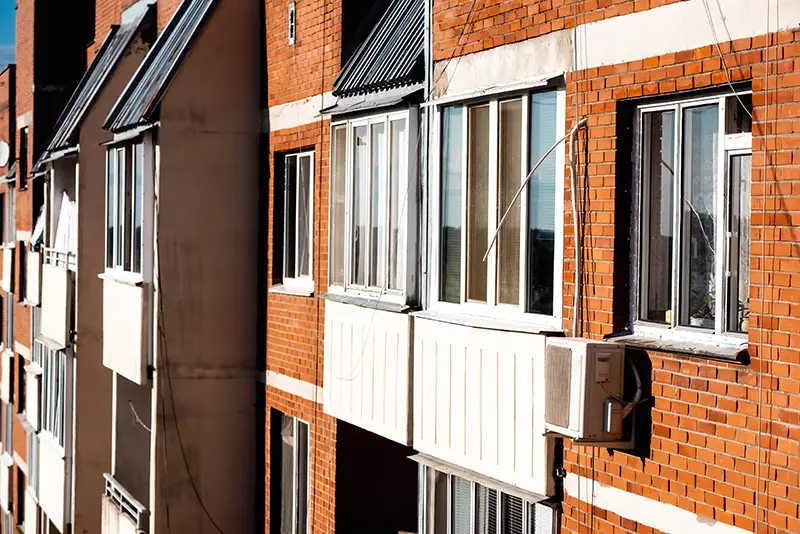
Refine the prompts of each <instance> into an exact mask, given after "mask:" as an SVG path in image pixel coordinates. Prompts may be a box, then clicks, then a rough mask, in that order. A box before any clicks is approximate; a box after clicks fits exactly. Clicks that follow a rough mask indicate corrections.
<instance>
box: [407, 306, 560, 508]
mask: <svg viewBox="0 0 800 534" xmlns="http://www.w3.org/2000/svg"><path fill="white" fill-rule="evenodd" d="M544 347H545V337H544V336H540V335H535V334H526V333H513V332H500V331H493V330H486V329H480V328H472V327H467V326H459V325H454V324H447V323H442V322H439V321H434V320H430V319H425V318H420V317H417V318H415V320H414V399H415V401H414V448H415V449H417V450H418V451H419V452H421V453H423V454H427V455H430V456H434V457H437V458H439V459H441V460H443V461H445V462H448V463H451V464H455V465H458V466H461V467H463V468H465V469H468V470H471V471H475V472H477V473H480V474H482V475H484V476H487V477H490V478H494V479H496V480H499V481H501V482H505V483H507V484H512V485H514V486H517V487H519V488H521V489H523V490H525V491H529V492H532V493H536V494H539V495H547V496H549V495H552V494H553V491H554V487H553V486H554V484H553V478H552V472H551V465H552V459H553V442H552V440H551V439H548V438H545V437H544V404H543V402H542V398H541V397H542V395H543V394H544V388H543V386H544V377H543V374H544ZM431 373H435V374H436V376H434V377H431V376H430V375H431ZM434 419H435V421H436V424H435V425H433V424H431V423H430V421H431V420H434ZM432 430H435V432H432ZM445 430H446V431H445Z"/></svg>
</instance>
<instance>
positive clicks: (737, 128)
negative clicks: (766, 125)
mask: <svg viewBox="0 0 800 534" xmlns="http://www.w3.org/2000/svg"><path fill="white" fill-rule="evenodd" d="M752 110H753V95H738V96H729V97H728V98H726V99H725V115H727V116H726V117H725V133H726V134H740V133H749V132H752V131H753V117H752V116H751V113H752Z"/></svg>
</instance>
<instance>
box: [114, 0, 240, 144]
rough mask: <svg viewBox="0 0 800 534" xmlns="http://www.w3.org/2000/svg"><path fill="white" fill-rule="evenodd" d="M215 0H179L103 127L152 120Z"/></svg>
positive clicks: (123, 127)
mask: <svg viewBox="0 0 800 534" xmlns="http://www.w3.org/2000/svg"><path fill="white" fill-rule="evenodd" d="M218 1H219V0H183V3H181V5H180V6H179V7H178V9H177V10H176V11H175V14H174V15H173V16H172V19H171V20H170V21H169V24H167V27H166V28H165V29H164V31H163V32H162V33H161V35H159V37H158V39H157V40H156V43H155V44H154V45H153V48H151V49H150V52H149V53H148V54H147V56H146V57H145V58H144V61H143V62H142V64H141V65H140V66H139V69H138V70H137V71H136V74H134V76H133V78H132V79H131V81H130V83H129V84H128V87H126V88H125V91H123V93H122V95H121V96H120V98H119V100H118V101H117V103H116V104H114V107H113V109H112V110H111V113H110V114H109V116H108V119H106V123H105V124H104V125H103V128H105V129H107V130H111V131H112V132H120V131H123V130H127V129H129V128H135V127H137V126H141V125H142V124H146V123H149V122H152V120H153V117H154V114H155V111H156V110H157V109H158V104H159V103H160V102H161V98H162V97H163V96H164V93H166V91H167V88H168V87H169V85H170V83H171V82H172V80H173V78H174V77H175V73H176V72H177V71H178V69H179V68H180V66H181V63H182V62H183V59H184V58H185V57H186V54H187V53H188V51H189V49H190V48H191V46H192V43H193V42H194V39H195V38H196V37H197V35H198V33H199V31H200V29H201V28H202V27H203V25H204V24H205V22H206V20H208V16H209V15H210V14H211V11H212V9H213V8H214V6H215V5H216V3H217V2H218ZM233 1H240V0H233Z"/></svg>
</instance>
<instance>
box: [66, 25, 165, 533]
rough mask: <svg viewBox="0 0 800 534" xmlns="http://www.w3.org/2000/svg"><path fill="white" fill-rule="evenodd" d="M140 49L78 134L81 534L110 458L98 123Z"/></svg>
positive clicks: (92, 527) (93, 514)
mask: <svg viewBox="0 0 800 534" xmlns="http://www.w3.org/2000/svg"><path fill="white" fill-rule="evenodd" d="M145 52H146V50H145V48H144V46H143V44H142V43H141V41H138V40H137V41H135V42H134V43H132V45H131V46H130V47H129V48H128V50H127V53H126V54H125V56H124V57H123V58H122V59H121V60H120V62H119V64H118V65H117V68H116V70H115V71H114V72H113V73H112V75H111V76H109V78H108V79H107V81H106V84H105V86H104V88H103V90H102V91H100V93H99V94H98V95H97V98H96V99H95V102H94V104H93V106H92V107H91V109H90V110H89V112H88V113H87V114H86V116H85V118H84V123H83V126H82V128H81V133H80V155H79V162H80V170H79V177H78V192H77V205H78V217H79V219H78V221H79V224H78V276H77V283H76V295H77V300H76V306H77V316H76V326H77V328H76V329H77V332H78V342H77V347H76V355H77V357H76V359H75V381H74V384H75V390H74V391H75V411H74V418H75V419H74V421H75V433H74V451H75V452H74V454H75V467H74V474H75V476H74V477H73V478H74V480H73V484H74V489H73V491H74V500H73V509H74V510H73V518H74V519H73V520H74V524H73V532H75V533H80V534H83V533H95V532H100V527H101V504H102V495H103V488H104V483H105V482H104V480H103V473H110V472H111V458H112V410H113V404H112V378H113V374H112V372H111V371H109V370H108V369H107V368H106V367H105V366H104V365H103V283H102V280H100V279H98V277H97V275H98V274H99V273H102V272H103V271H104V269H105V161H106V148H105V147H104V146H101V143H104V142H106V141H109V140H111V139H112V137H113V136H112V135H111V134H110V133H109V132H107V131H105V130H103V128H102V125H103V123H104V122H105V119H106V117H107V116H108V113H109V111H110V110H111V107H112V106H113V104H114V102H116V100H117V98H119V95H120V94H121V93H122V91H123V89H124V88H125V86H126V85H127V83H128V81H129V80H130V79H131V77H132V76H133V74H134V72H135V70H136V68H137V67H138V66H139V64H140V63H141V60H142V58H143V57H144V54H145ZM126 407H127V403H126ZM128 415H130V409H128ZM119 424H121V425H130V424H131V418H130V417H124V418H120V420H119ZM147 452H149V451H147Z"/></svg>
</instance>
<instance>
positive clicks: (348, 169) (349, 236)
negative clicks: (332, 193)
mask: <svg viewBox="0 0 800 534" xmlns="http://www.w3.org/2000/svg"><path fill="white" fill-rule="evenodd" d="M345 131H346V132H347V134H346V135H345V146H346V148H345V158H344V159H345V163H344V198H345V200H344V251H343V253H344V258H343V261H344V281H343V283H344V287H345V289H347V288H348V287H349V286H351V285H352V284H353V280H354V276H353V272H352V269H353V254H354V253H355V251H354V249H353V235H354V232H353V224H354V219H353V211H354V210H353V201H354V200H355V198H354V194H355V191H354V188H353V182H354V181H355V178H354V177H355V174H354V170H353V169H354V168H355V167H354V165H353V159H354V158H355V149H354V144H353V127H352V126H351V125H350V124H345Z"/></svg>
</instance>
